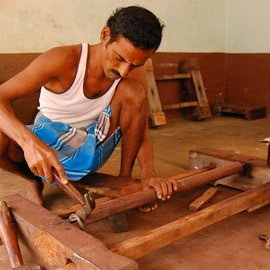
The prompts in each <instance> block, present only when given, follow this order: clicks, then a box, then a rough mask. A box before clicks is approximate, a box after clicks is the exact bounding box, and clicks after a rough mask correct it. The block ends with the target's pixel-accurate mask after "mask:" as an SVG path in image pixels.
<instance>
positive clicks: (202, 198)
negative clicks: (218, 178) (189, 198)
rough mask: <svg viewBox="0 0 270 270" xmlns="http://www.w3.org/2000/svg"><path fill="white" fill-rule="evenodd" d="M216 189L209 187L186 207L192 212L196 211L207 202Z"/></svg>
mask: <svg viewBox="0 0 270 270" xmlns="http://www.w3.org/2000/svg"><path fill="white" fill-rule="evenodd" d="M217 191H218V189H217V188H216V187H211V188H209V189H208V190H206V191H205V192H204V193H203V194H202V195H201V196H200V197H199V198H197V199H196V200H195V201H193V202H192V203H191V204H190V205H189V207H188V209H189V210H190V211H193V212H196V211H198V210H199V209H200V208H202V207H203V206H204V205H205V204H206V203H207V202H209V201H210V200H211V199H212V198H213V197H214V195H215V194H216V193H217Z"/></svg>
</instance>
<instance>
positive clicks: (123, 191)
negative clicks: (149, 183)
mask: <svg viewBox="0 0 270 270" xmlns="http://www.w3.org/2000/svg"><path fill="white" fill-rule="evenodd" d="M213 168H214V167H213V166H207V167H204V168H201V169H198V170H192V171H187V172H184V173H181V174H178V175H174V176H171V177H170V178H173V179H175V180H180V179H183V178H185V177H188V176H192V175H197V174H200V173H202V172H206V171H209V170H210V169H213ZM115 178H116V177H115ZM130 179H131V178H130ZM115 181H117V179H115ZM126 181H128V179H126ZM139 191H142V184H141V183H135V184H130V185H127V186H124V187H122V188H120V189H119V194H120V196H127V195H129V194H133V193H135V192H139ZM109 200H111V198H109V197H102V198H98V199H96V200H95V201H96V205H99V204H100V203H103V202H105V201H109ZM79 209H81V206H80V205H79V204H75V205H73V206H70V207H68V208H64V209H57V210H54V211H52V213H53V214H55V215H57V216H60V217H64V218H66V217H67V216H68V215H69V214H71V213H73V212H75V211H77V210H79Z"/></svg>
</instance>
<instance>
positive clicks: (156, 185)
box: [153, 183, 163, 199]
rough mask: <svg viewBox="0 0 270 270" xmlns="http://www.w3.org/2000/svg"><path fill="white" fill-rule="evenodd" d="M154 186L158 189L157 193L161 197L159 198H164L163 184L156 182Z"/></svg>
mask: <svg viewBox="0 0 270 270" xmlns="http://www.w3.org/2000/svg"><path fill="white" fill-rule="evenodd" d="M153 188H154V189H155V191H156V193H157V197H158V198H159V199H162V193H163V192H162V189H161V186H160V184H159V183H155V184H153Z"/></svg>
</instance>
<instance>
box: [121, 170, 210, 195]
mask: <svg viewBox="0 0 270 270" xmlns="http://www.w3.org/2000/svg"><path fill="white" fill-rule="evenodd" d="M214 168H215V167H214V166H205V167H203V168H201V169H197V170H192V171H187V172H183V173H180V174H177V175H174V176H171V177H169V178H172V179H174V180H176V181H179V180H181V179H183V178H186V177H188V176H192V175H197V174H200V173H202V172H206V171H209V170H211V169H214ZM138 191H142V184H141V183H137V184H131V185H128V186H125V187H122V188H121V189H120V191H119V193H120V195H121V196H126V195H129V194H132V193H135V192H138Z"/></svg>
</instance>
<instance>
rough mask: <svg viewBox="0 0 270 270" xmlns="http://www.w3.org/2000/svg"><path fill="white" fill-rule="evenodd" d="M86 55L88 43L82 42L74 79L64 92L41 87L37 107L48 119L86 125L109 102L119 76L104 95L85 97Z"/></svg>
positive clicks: (78, 125)
mask: <svg viewBox="0 0 270 270" xmlns="http://www.w3.org/2000/svg"><path fill="white" fill-rule="evenodd" d="M87 56H88V44H87V43H83V44H82V49H81V56H80V62H79V66H78V69H77V74H76V77H75V80H74V82H73V84H72V85H71V87H70V88H69V89H68V90H67V91H66V92H64V93H62V94H55V93H52V92H50V91H48V90H47V89H46V88H45V87H44V86H42V87H41V92H40V97H39V104H40V105H39V107H38V109H39V110H40V111H41V113H42V114H44V116H46V117H48V118H49V119H50V120H52V121H55V122H63V123H66V124H68V125H70V126H72V127H75V128H81V127H86V126H88V125H90V124H91V123H92V122H93V121H94V120H95V119H96V118H97V117H98V116H99V115H100V114H101V113H102V111H103V110H104V109H105V108H106V107H107V106H108V105H109V104H110V102H111V100H112V97H113V95H114V92H115V89H116V86H117V84H118V83H119V81H120V79H121V78H120V79H117V80H115V81H114V82H113V84H112V86H111V87H110V89H109V90H108V91H107V92H106V93H105V94H104V95H102V96H100V97H98V98H92V99H91V98H87V97H86V96H85V95H84V91H83V86H84V77H85V73H86V68H87Z"/></svg>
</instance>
